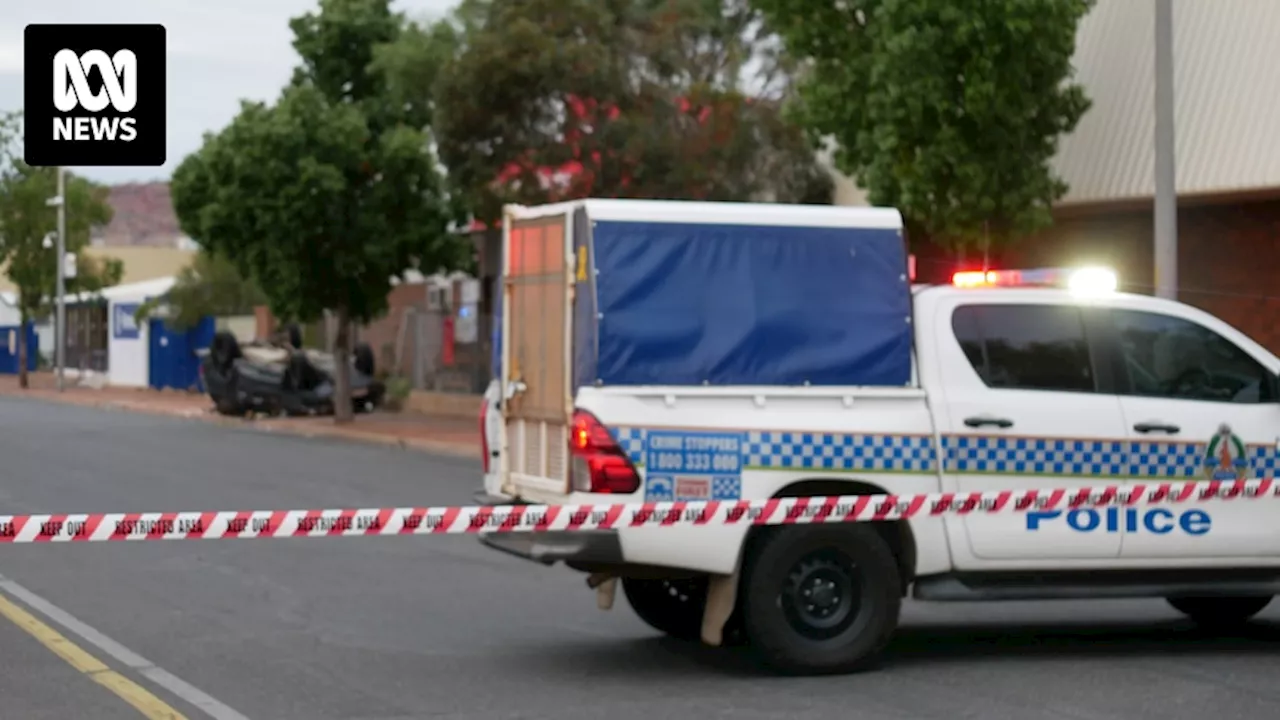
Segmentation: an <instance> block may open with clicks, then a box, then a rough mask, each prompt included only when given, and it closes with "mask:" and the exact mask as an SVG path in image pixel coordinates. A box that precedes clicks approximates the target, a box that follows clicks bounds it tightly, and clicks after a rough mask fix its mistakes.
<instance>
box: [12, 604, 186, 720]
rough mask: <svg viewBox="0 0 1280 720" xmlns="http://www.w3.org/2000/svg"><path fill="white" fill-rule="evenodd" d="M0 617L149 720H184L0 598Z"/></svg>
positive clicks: (54, 631)
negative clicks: (23, 631)
mask: <svg viewBox="0 0 1280 720" xmlns="http://www.w3.org/2000/svg"><path fill="white" fill-rule="evenodd" d="M0 615H3V616H4V617H6V618H8V619H9V621H10V622H12V623H13V624H14V625H17V626H18V627H20V628H22V629H23V630H25V631H26V632H27V634H29V635H30V636H31V637H33V638H35V639H36V640H37V641H39V643H40V644H41V645H44V646H45V647H46V648H48V649H49V651H50V652H52V653H53V654H54V655H57V656H58V657H60V658H62V659H63V660H65V661H66V663H67V664H68V665H70V666H71V667H73V668H75V669H76V670H78V671H80V672H81V673H83V674H84V675H87V676H88V677H89V678H90V679H91V680H93V681H94V682H96V683H98V684H99V685H101V686H103V687H105V688H106V689H108V690H110V691H111V692H113V693H115V694H116V695H117V696H118V697H119V698H120V699H121V700H124V701H125V702H127V703H129V704H130V705H132V706H133V707H135V708H137V710H138V712H140V713H142V715H143V717H146V718H148V719H149V720H187V719H186V717H185V716H183V714H182V713H180V712H178V711H177V710H174V709H173V708H172V707H171V706H170V705H169V704H168V703H166V702H165V701H163V700H161V699H160V698H158V697H156V696H155V695H152V694H151V693H149V692H147V690H146V688H144V687H142V686H141V685H139V684H137V683H135V682H134V681H132V680H130V679H129V678H127V677H125V676H123V675H121V674H120V673H118V672H116V671H114V670H112V669H111V668H109V667H107V666H106V665H105V664H103V662H102V661H101V660H99V659H98V658H96V657H94V656H92V655H90V654H89V653H87V652H85V651H84V650H82V649H81V648H80V647H79V646H78V645H76V644H75V643H73V642H71V641H70V640H68V639H66V638H65V637H63V636H62V634H61V633H59V632H58V631H57V630H54V629H53V628H51V627H49V626H48V625H45V624H44V623H42V622H40V621H39V620H37V619H36V617H35V616H34V615H32V614H31V613H29V612H27V611H26V610H23V609H22V608H20V607H18V606H17V605H15V604H14V603H13V602H12V601H10V600H9V599H8V598H6V597H5V596H4V595H0Z"/></svg>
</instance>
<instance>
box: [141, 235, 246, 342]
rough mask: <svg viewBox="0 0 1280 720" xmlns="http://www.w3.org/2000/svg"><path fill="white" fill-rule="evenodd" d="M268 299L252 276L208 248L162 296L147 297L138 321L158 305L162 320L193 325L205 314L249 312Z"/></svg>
mask: <svg viewBox="0 0 1280 720" xmlns="http://www.w3.org/2000/svg"><path fill="white" fill-rule="evenodd" d="M267 303H268V299H267V296H266V293H264V292H262V288H260V287H258V284H257V283H255V282H254V281H253V280H252V279H247V278H245V277H244V276H243V275H241V274H240V271H239V270H237V269H236V266H235V264H234V263H232V262H231V261H230V260H227V259H226V258H224V257H222V256H221V255H214V254H213V253H210V252H209V251H207V250H203V249H202V250H201V251H200V252H199V253H197V254H196V257H195V260H194V261H192V263H191V264H190V265H188V266H187V267H185V268H183V269H182V271H181V272H179V273H178V277H177V278H176V281H175V282H174V285H173V288H172V289H171V290H169V292H168V293H166V294H165V296H164V297H163V298H157V299H154V300H149V301H147V302H146V303H143V305H142V306H141V307H140V308H138V314H137V317H138V319H139V320H141V319H143V318H146V317H149V316H150V315H152V314H153V313H154V312H155V311H156V309H157V308H158V307H160V306H161V305H163V306H165V307H166V308H167V313H166V316H165V323H166V324H168V325H169V326H170V327H172V328H174V329H176V330H185V329H188V328H192V327H195V326H196V325H197V324H199V322H200V320H201V319H202V318H204V317H207V316H212V317H225V316H229V315H248V314H251V313H252V312H253V309H254V308H256V307H257V306H259V305H266V304H267Z"/></svg>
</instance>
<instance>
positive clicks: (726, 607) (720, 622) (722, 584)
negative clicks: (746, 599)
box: [702, 570, 739, 647]
mask: <svg viewBox="0 0 1280 720" xmlns="http://www.w3.org/2000/svg"><path fill="white" fill-rule="evenodd" d="M738 576H739V571H737V570H734V571H733V574H732V575H712V576H711V577H710V578H709V579H708V583H707V605H706V609H704V610H703V611H702V642H704V643H706V644H707V645H710V646H712V647H719V646H720V645H721V644H723V643H724V626H725V623H727V622H729V617H730V616H731V615H733V609H734V606H735V605H736V604H737V600H738Z"/></svg>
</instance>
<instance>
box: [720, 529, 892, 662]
mask: <svg viewBox="0 0 1280 720" xmlns="http://www.w3.org/2000/svg"><path fill="white" fill-rule="evenodd" d="M742 580H743V584H742V591H741V602H742V617H743V623H744V628H745V631H746V635H747V639H748V641H749V642H750V644H751V645H752V647H753V648H754V649H755V651H756V652H757V653H758V654H759V655H760V656H761V659H762V660H763V661H764V662H765V663H766V664H767V665H769V666H770V667H772V668H773V669H774V670H777V671H780V672H784V673H789V674H826V673H845V672H855V671H858V670H863V669H867V668H869V667H871V666H873V665H874V664H875V663H876V662H877V661H878V660H879V657H880V654H881V651H883V650H884V648H885V646H886V645H887V644H888V643H889V640H890V638H891V637H892V636H893V632H894V630H895V629H896V628H897V625H898V614H899V612H900V611H901V608H902V595H901V592H902V581H901V579H900V577H899V573H898V564H897V562H895V560H894V557H893V553H892V552H890V550H889V547H888V545H887V544H885V542H884V540H883V539H882V538H881V537H880V535H878V534H877V533H876V531H875V530H873V529H872V528H871V527H869V526H867V525H861V524H858V525H854V524H848V525H809V526H793V527H787V528H778V529H773V528H770V529H768V530H766V531H764V535H763V536H762V537H760V538H759V539H758V541H757V542H756V543H755V545H754V547H753V551H752V554H751V556H750V557H749V558H747V562H746V567H745V572H744V574H743V578H742Z"/></svg>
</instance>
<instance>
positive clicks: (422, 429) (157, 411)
mask: <svg viewBox="0 0 1280 720" xmlns="http://www.w3.org/2000/svg"><path fill="white" fill-rule="evenodd" d="M29 379H30V383H29V385H30V387H28V388H27V389H26V390H23V389H22V388H20V387H19V386H18V378H17V376H15V375H3V376H0V397H6V396H16V397H28V398H34V399H38V400H46V401H52V402H60V403H64V404H68V405H81V406H85V407H97V408H106V409H111V410H124V411H128V412H138V413H148V414H152V415H165V416H169V417H180V418H187V419H191V420H197V421H202V422H209V423H214V424H218V425H223V426H228V427H236V428H244V429H250V430H255V431H259V432H276V433H286V434H290V435H299V436H303V437H324V438H334V439H343V440H352V441H357V442H365V443H372V444H377V445H385V446H389V447H399V448H403V449H406V450H418V451H422V452H432V453H441V454H447V455H454V456H458V457H471V458H479V457H480V438H479V434H478V433H479V427H478V420H477V421H464V420H462V419H459V418H453V417H434V416H430V415H423V414H420V413H414V412H400V413H390V412H374V413H369V414H362V415H357V416H356V420H355V422H354V423H350V424H347V425H335V424H334V422H333V418H331V417H315V418H263V417H258V418H255V419H248V418H238V417H227V416H225V415H220V414H218V413H217V412H216V411H214V409H213V402H212V401H211V400H210V399H209V396H208V395H202V394H196V393H187V392H176V391H170V390H151V389H135V388H119V387H102V388H95V387H89V386H84V385H80V384H78V383H79V380H78V379H77V378H76V377H74V376H68V377H67V378H66V384H65V387H64V390H63V391H62V392H58V390H57V379H56V378H55V377H54V375H53V373H49V372H37V373H31V375H30V378H29Z"/></svg>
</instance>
